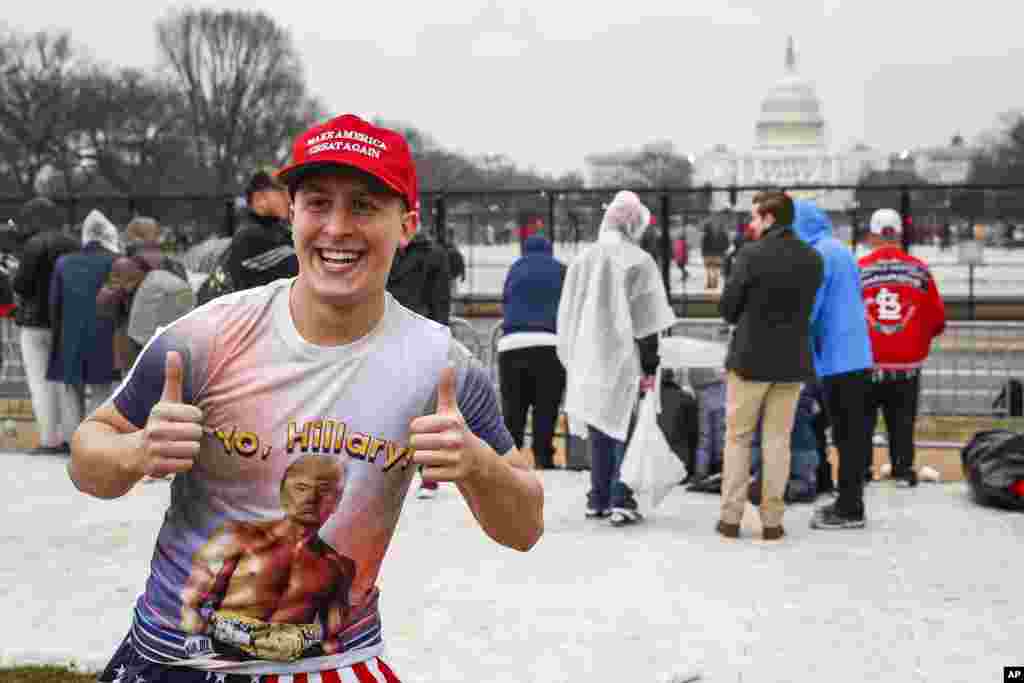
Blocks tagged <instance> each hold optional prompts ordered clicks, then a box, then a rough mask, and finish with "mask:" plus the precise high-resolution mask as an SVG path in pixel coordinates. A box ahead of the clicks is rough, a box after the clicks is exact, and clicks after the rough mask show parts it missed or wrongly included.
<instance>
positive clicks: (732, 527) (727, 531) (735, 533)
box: [715, 520, 740, 538]
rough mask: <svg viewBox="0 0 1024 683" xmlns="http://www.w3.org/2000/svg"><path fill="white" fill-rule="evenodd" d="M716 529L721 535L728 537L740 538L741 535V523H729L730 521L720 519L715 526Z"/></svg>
mask: <svg viewBox="0 0 1024 683" xmlns="http://www.w3.org/2000/svg"><path fill="white" fill-rule="evenodd" d="M715 531H717V532H718V533H719V534H720V535H721V536H724V537H726V538H739V537H740V525H739V524H729V523H728V522H723V521H721V520H719V521H718V526H716V527H715Z"/></svg>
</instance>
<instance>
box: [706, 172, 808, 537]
mask: <svg viewBox="0 0 1024 683" xmlns="http://www.w3.org/2000/svg"><path fill="white" fill-rule="evenodd" d="M751 213H752V219H751V223H750V234H751V236H752V238H753V239H754V240H755V241H754V242H752V243H750V244H748V245H746V246H744V247H743V249H741V250H740V252H739V254H737V256H736V262H735V265H734V266H733V273H732V275H731V277H730V278H729V280H728V282H727V283H726V286H725V291H723V292H722V298H721V300H720V302H719V309H720V310H721V313H722V317H723V318H724V319H725V320H726V322H728V323H730V324H733V325H735V326H736V328H735V330H734V332H733V336H732V340H731V341H730V343H729V353H728V355H727V357H726V362H725V367H726V370H727V371H728V375H727V376H726V403H725V453H724V456H723V465H722V511H721V518H720V520H719V522H718V527H717V531H718V533H719V534H721V535H722V536H724V537H726V538H738V537H739V533H740V521H741V519H742V518H743V508H744V507H745V505H746V502H747V496H748V487H749V485H750V460H751V456H750V444H751V441H752V439H753V436H754V432H755V430H756V429H757V422H758V418H759V417H760V416H761V414H762V413H763V414H764V423H763V431H762V453H763V463H762V467H761V472H762V476H761V481H762V486H763V489H762V492H761V523H762V526H763V529H764V531H763V534H764V538H765V540H778V539H781V538H782V537H783V535H784V534H785V531H784V530H783V527H782V517H783V513H784V512H785V503H784V502H783V496H784V495H785V492H786V481H787V480H788V479H789V458H790V451H789V438H790V432H791V430H792V429H793V416H794V414H795V412H796V404H797V400H798V399H799V397H800V389H801V388H802V386H803V383H804V382H805V381H812V380H813V379H814V362H813V359H812V356H811V341H810V319H811V311H812V309H813V306H814V299H815V295H816V294H817V291H818V287H819V286H820V284H821V281H822V278H823V276H824V265H823V263H822V260H821V257H820V256H819V255H818V253H817V252H816V251H815V250H814V249H813V248H811V247H810V246H808V245H807V244H805V243H804V242H803V241H802V240H801V239H800V238H799V237H797V235H796V233H795V232H793V228H792V224H793V216H794V210H793V200H792V199H791V198H790V197H789V196H788V195H787V194H785V193H783V192H761V193H758V194H757V195H756V196H755V197H754V202H753V207H752V209H751Z"/></svg>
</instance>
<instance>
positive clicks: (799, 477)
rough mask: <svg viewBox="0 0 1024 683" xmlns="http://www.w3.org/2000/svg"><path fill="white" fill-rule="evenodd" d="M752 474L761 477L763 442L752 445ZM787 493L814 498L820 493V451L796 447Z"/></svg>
mask: <svg viewBox="0 0 1024 683" xmlns="http://www.w3.org/2000/svg"><path fill="white" fill-rule="evenodd" d="M750 462H751V467H750V476H751V477H753V478H754V479H760V478H761V444H758V443H755V444H753V445H751V447H750ZM786 491H787V493H788V494H789V495H790V496H791V497H793V498H797V499H802V498H808V497H810V498H813V497H814V496H816V495H817V493H818V451H817V450H816V449H813V448H809V449H802V448H794V449H793V452H792V455H791V456H790V460H789V481H788V482H787V484H786Z"/></svg>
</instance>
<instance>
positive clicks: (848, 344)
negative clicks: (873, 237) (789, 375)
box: [793, 201, 874, 377]
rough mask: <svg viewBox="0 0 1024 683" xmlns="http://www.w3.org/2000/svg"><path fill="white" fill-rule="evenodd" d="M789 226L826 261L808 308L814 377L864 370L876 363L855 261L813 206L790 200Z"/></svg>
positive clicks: (822, 214)
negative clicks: (792, 207) (791, 215)
mask: <svg viewBox="0 0 1024 683" xmlns="http://www.w3.org/2000/svg"><path fill="white" fill-rule="evenodd" d="M794 205H795V208H796V219H795V220H794V221H793V229H794V230H795V231H796V234H797V235H799V236H800V238H801V239H802V240H803V241H805V242H807V243H808V244H809V245H811V246H812V247H814V248H815V249H816V250H817V252H818V253H819V254H821V259H822V261H824V263H825V277H824V279H823V280H822V283H821V286H820V287H819V288H818V295H817V296H816V297H815V300H814V308H813V309H812V312H811V340H812V342H811V343H812V346H813V349H812V350H813V352H814V368H815V371H816V372H817V373H818V377H829V376H832V375H840V374H842V373H845V372H854V371H857V370H865V369H868V368H871V367H872V366H873V365H874V359H873V358H872V355H871V337H869V336H868V323H867V317H866V316H865V313H864V300H863V298H862V295H861V285H860V270H859V269H858V267H857V261H856V259H855V258H854V256H853V252H851V251H850V250H849V249H848V248H847V247H846V246H845V245H844V244H843V243H842V242H840V241H839V240H837V239H836V238H835V237H833V235H832V222H831V221H830V220H829V218H828V216H827V215H826V214H825V213H824V212H823V211H822V210H821V209H819V208H818V207H817V206H815V205H814V204H812V203H811V202H807V201H796V202H794Z"/></svg>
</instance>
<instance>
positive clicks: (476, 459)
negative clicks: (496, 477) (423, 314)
mask: <svg viewBox="0 0 1024 683" xmlns="http://www.w3.org/2000/svg"><path fill="white" fill-rule="evenodd" d="M409 433H410V437H409V445H410V446H412V448H413V449H415V452H414V453H413V456H412V462H413V463H414V464H416V465H422V466H423V479H424V480H425V481H452V482H458V481H462V480H464V479H467V478H469V477H471V476H473V475H474V474H476V473H477V472H478V471H479V470H480V468H481V466H482V458H481V457H480V455H479V453H480V450H481V449H480V448H479V445H480V441H479V439H478V438H477V436H476V435H475V434H473V432H472V431H470V429H469V427H468V426H466V420H465V418H463V417H462V413H461V412H460V411H459V405H458V398H457V397H456V395H455V368H453V367H447V368H445V369H444V370H443V371H442V372H441V381H440V382H439V383H438V385H437V410H436V411H435V412H434V414H433V415H424V416H422V417H418V418H416V419H415V420H413V421H412V424H411V425H410V427H409Z"/></svg>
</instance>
